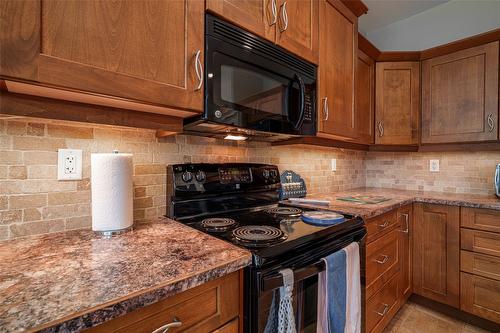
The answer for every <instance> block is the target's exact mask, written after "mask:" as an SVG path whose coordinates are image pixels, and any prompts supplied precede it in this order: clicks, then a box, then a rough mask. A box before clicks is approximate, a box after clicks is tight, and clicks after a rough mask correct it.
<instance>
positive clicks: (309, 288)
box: [245, 228, 366, 333]
mask: <svg viewBox="0 0 500 333" xmlns="http://www.w3.org/2000/svg"><path fill="white" fill-rule="evenodd" d="M365 239H366V230H365V229H364V228H363V229H361V230H359V231H357V232H353V233H351V234H349V235H346V236H343V237H340V238H338V239H336V240H334V241H333V242H331V243H329V245H328V246H321V247H319V248H318V247H315V248H314V249H313V250H311V251H306V252H304V253H302V254H301V255H299V256H296V258H294V259H296V260H293V259H291V260H290V261H286V262H284V263H283V265H280V266H279V267H274V268H272V269H268V270H261V271H259V270H255V269H252V268H250V269H249V270H247V275H246V279H248V280H246V281H245V286H246V287H245V288H246V290H245V297H247V298H246V301H245V305H246V306H247V307H246V309H245V332H246V333H263V332H267V331H266V325H268V322H269V321H270V320H271V321H272V320H273V317H272V316H270V314H271V313H272V312H273V311H272V307H273V299H274V306H278V304H279V296H280V295H279V288H280V287H281V286H282V285H283V280H282V276H281V274H280V273H279V270H281V269H284V268H291V269H292V270H293V272H294V288H293V309H294V313H295V322H296V328H297V332H299V333H316V328H317V316H318V307H317V304H318V275H319V273H320V272H322V271H323V270H324V264H323V263H322V261H321V258H324V257H326V256H328V255H329V254H331V253H334V252H336V251H338V250H340V249H342V248H344V247H345V246H347V245H349V244H350V243H352V242H353V241H354V242H358V244H359V248H360V261H361V262H360V268H361V272H360V277H361V278H360V280H361V299H362V300H363V299H364V284H365V278H364V277H365V274H364V272H365V261H364V257H365ZM306 258H307V259H306ZM301 263H302V264H303V265H301ZM361 304H362V307H363V302H361ZM363 310H364V309H363V308H362V314H363V312H364V311H363ZM363 315H364V314H363ZM362 322H364V318H362Z"/></svg>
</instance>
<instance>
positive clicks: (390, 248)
mask: <svg viewBox="0 0 500 333" xmlns="http://www.w3.org/2000/svg"><path fill="white" fill-rule="evenodd" d="M399 250H400V245H399V232H398V230H393V231H391V232H390V233H389V234H387V235H385V236H384V237H382V238H379V239H377V240H375V241H373V242H371V243H369V244H368V245H367V246H366V297H370V296H371V295H372V294H373V293H374V292H375V291H377V290H378V289H380V287H381V286H382V285H383V284H384V283H385V282H387V281H388V280H389V279H390V278H391V277H392V276H393V275H394V274H396V272H398V271H399V270H400V268H401V267H400V259H401V256H400V254H399Z"/></svg>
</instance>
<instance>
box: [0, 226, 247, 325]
mask: <svg viewBox="0 0 500 333" xmlns="http://www.w3.org/2000/svg"><path fill="white" fill-rule="evenodd" d="M250 261H251V255H250V253H249V252H247V251H245V250H242V249H240V248H238V247H236V246H233V245H231V244H229V243H226V242H223V241H221V240H218V239H216V238H214V237H211V236H208V235H206V234H204V233H201V232H198V231H196V230H194V229H191V228H189V227H186V226H184V225H182V224H179V223H176V222H174V221H172V220H169V219H161V220H159V221H158V223H153V224H145V225H141V226H139V227H137V228H136V229H135V230H133V231H131V232H129V233H126V234H122V235H118V236H115V237H112V238H111V239H104V238H102V237H100V236H98V235H96V234H94V233H93V232H92V231H90V230H80V231H68V232H62V233H55V234H49V235H42V236H34V237H29V238H23V239H18V240H10V241H3V242H0V332H21V331H25V330H27V331H36V330H41V329H43V330H45V331H50V332H63V331H75V330H80V329H83V328H85V327H90V326H94V325H97V324H99V323H102V322H104V321H106V320H109V319H112V318H116V317H118V316H120V315H123V314H125V313H127V312H130V311H132V310H135V309H137V308H140V307H143V306H145V305H148V304H151V303H154V302H156V301H158V300H160V299H163V298H165V297H168V296H171V295H174V294H176V293H179V292H181V291H183V290H186V289H189V288H191V287H195V286H197V285H200V284H203V283H204V282H207V281H209V280H213V279H216V278H218V277H221V276H224V275H226V274H229V273H231V272H234V271H236V270H238V269H240V268H242V267H245V266H247V265H248V264H249V263H250Z"/></svg>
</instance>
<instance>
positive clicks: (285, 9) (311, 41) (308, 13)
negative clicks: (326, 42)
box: [271, 0, 319, 64]
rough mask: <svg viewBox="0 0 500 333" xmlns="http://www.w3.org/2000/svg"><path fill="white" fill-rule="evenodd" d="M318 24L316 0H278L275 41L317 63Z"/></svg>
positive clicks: (317, 4) (317, 3)
mask: <svg viewBox="0 0 500 333" xmlns="http://www.w3.org/2000/svg"><path fill="white" fill-rule="evenodd" d="M271 1H273V0H271ZM274 1H277V0H274ZM318 25H319V2H318V1H317V0H280V2H279V9H278V22H277V27H276V43H277V44H278V45H280V46H282V47H284V48H285V49H287V50H289V51H291V52H293V53H295V54H297V55H298V56H300V57H302V58H304V59H306V60H308V61H310V62H313V63H315V64H317V63H318V38H319V36H318Z"/></svg>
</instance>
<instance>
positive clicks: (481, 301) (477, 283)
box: [460, 273, 500, 323]
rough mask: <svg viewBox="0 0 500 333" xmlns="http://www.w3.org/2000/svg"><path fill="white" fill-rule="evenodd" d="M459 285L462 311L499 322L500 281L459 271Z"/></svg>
mask: <svg viewBox="0 0 500 333" xmlns="http://www.w3.org/2000/svg"><path fill="white" fill-rule="evenodd" d="M460 286H461V289H462V292H461V293H462V297H461V300H460V308H461V309H462V310H463V311H467V312H470V313H473V314H475V315H477V316H479V317H482V318H486V319H489V320H491V321H494V322H496V323H500V281H496V280H491V279H487V278H483V277H481V276H477V275H472V274H468V273H461V275H460Z"/></svg>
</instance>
